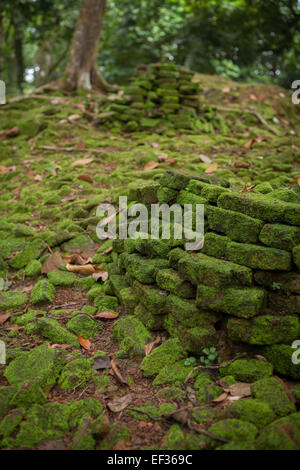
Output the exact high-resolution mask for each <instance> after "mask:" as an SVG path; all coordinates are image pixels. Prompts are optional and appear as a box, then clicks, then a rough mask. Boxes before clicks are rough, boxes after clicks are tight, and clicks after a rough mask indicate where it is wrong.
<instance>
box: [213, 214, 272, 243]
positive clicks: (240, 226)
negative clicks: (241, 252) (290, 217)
mask: <svg viewBox="0 0 300 470" xmlns="http://www.w3.org/2000/svg"><path fill="white" fill-rule="evenodd" d="M205 215H206V216H207V220H208V226H209V228H210V229H211V230H215V231H216V232H221V233H225V234H226V235H227V236H228V237H229V238H231V239H232V240H235V241H238V242H242V243H256V242H257V241H258V236H259V233H260V231H261V229H262V227H263V222H262V221H261V220H257V219H253V218H252V217H249V216H247V215H244V214H241V213H239V212H233V211H230V210H225V209H222V208H220V207H214V206H207V207H206V209H205Z"/></svg>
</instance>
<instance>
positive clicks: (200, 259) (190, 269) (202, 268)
mask: <svg viewBox="0 0 300 470" xmlns="http://www.w3.org/2000/svg"><path fill="white" fill-rule="evenodd" d="M178 272H179V274H180V275H181V277H182V278H183V279H186V280H189V281H190V282H192V283H193V284H196V285H197V284H199V283H203V284H205V285H207V286H211V287H223V286H250V285H251V283H252V272H251V270H250V269H249V268H246V267H244V266H239V265H238V264H234V263H230V262H228V261H224V260H216V259H215V258H213V257H210V256H206V255H204V254H191V255H189V256H185V257H183V258H181V259H180V260H179V262H178Z"/></svg>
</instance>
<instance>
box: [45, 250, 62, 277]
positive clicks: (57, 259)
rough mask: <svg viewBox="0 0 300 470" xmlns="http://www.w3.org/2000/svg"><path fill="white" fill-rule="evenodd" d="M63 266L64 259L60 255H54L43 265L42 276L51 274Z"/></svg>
mask: <svg viewBox="0 0 300 470" xmlns="http://www.w3.org/2000/svg"><path fill="white" fill-rule="evenodd" d="M62 264H63V259H62V257H61V256H60V254H59V253H57V252H55V253H52V254H51V255H50V256H49V258H48V259H47V260H46V261H45V262H44V263H43V265H42V270H41V272H42V274H48V273H51V271H55V269H58V268H59V267H60V266H61V265H62Z"/></svg>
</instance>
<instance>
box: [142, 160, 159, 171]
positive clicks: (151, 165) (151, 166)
mask: <svg viewBox="0 0 300 470" xmlns="http://www.w3.org/2000/svg"><path fill="white" fill-rule="evenodd" d="M158 165H159V163H158V162H148V163H146V165H145V166H144V170H154V168H156V167H158Z"/></svg>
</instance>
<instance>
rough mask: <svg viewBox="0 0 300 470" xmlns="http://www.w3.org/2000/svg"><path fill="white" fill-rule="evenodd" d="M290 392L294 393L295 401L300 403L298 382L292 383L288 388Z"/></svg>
mask: <svg viewBox="0 0 300 470" xmlns="http://www.w3.org/2000/svg"><path fill="white" fill-rule="evenodd" d="M290 392H291V393H292V394H293V395H294V397H295V398H296V400H297V402H298V403H300V383H297V384H296V385H293V387H291V388H290Z"/></svg>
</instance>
